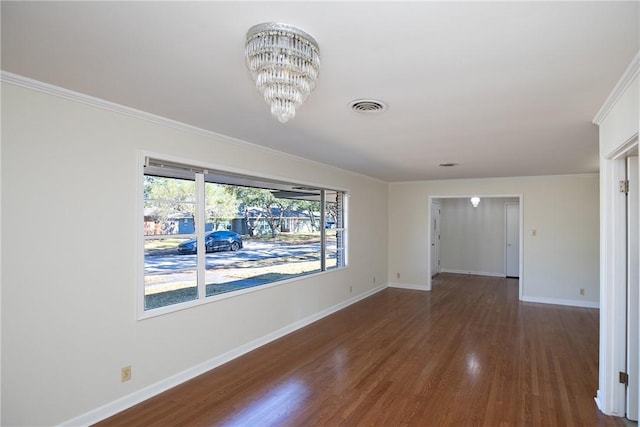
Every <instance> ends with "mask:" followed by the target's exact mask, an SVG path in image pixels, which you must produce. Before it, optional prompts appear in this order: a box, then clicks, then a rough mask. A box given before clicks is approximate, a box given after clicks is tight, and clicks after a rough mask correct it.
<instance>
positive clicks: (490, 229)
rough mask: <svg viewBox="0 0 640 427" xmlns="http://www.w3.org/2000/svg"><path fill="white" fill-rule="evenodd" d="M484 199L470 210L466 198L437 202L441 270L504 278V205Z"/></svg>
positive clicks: (495, 199) (492, 199) (501, 201)
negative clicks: (438, 208)
mask: <svg viewBox="0 0 640 427" xmlns="http://www.w3.org/2000/svg"><path fill="white" fill-rule="evenodd" d="M507 201H515V202H517V201H518V199H517V198H516V199H514V198H496V197H484V198H482V199H481V201H480V204H479V205H478V207H475V208H474V207H473V205H472V204H471V202H470V201H469V198H468V197H464V198H444V199H440V206H441V209H440V226H441V233H440V235H441V239H440V265H441V268H442V271H445V272H447V271H449V272H456V273H471V274H483V275H489V276H504V275H505V202H507Z"/></svg>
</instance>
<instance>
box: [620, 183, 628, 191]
mask: <svg viewBox="0 0 640 427" xmlns="http://www.w3.org/2000/svg"><path fill="white" fill-rule="evenodd" d="M620 192H621V193H624V194H627V193H629V180H624V181H620Z"/></svg>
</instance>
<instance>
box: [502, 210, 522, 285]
mask: <svg viewBox="0 0 640 427" xmlns="http://www.w3.org/2000/svg"><path fill="white" fill-rule="evenodd" d="M505 222H506V233H505V236H506V239H505V240H506V243H505V245H506V250H505V253H506V256H505V258H506V259H505V265H506V276H507V277H520V204H519V203H505Z"/></svg>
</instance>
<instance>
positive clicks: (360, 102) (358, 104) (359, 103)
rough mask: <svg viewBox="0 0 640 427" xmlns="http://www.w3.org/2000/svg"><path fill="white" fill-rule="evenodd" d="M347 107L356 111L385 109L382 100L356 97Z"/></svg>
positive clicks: (368, 111) (379, 110)
mask: <svg viewBox="0 0 640 427" xmlns="http://www.w3.org/2000/svg"><path fill="white" fill-rule="evenodd" d="M349 107H351V109H352V110H353V111H355V112H356V113H381V112H383V111H385V110H386V109H387V106H386V105H385V104H384V102H381V101H375V100H373V99H356V100H355V101H351V102H350V103H349Z"/></svg>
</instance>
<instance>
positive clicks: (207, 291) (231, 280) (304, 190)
mask: <svg viewBox="0 0 640 427" xmlns="http://www.w3.org/2000/svg"><path fill="white" fill-rule="evenodd" d="M143 188H144V190H143V200H144V208H143V211H144V213H143V215H144V283H143V292H142V295H143V298H142V302H141V308H142V310H143V311H145V312H147V311H149V310H155V309H161V308H163V307H165V308H169V309H170V307H174V308H179V307H180V308H181V307H182V306H183V305H185V304H189V302H193V301H201V300H206V299H214V298H215V297H216V296H219V295H223V294H229V293H233V292H240V291H246V290H247V289H250V288H255V287H258V286H262V285H266V284H270V283H274V282H277V281H281V280H286V279H292V278H295V277H299V276H304V275H308V274H313V273H319V272H323V271H327V270H331V269H337V268H342V267H345V266H346V264H347V259H346V256H347V251H346V243H347V234H346V233H347V227H346V194H345V192H344V191H340V190H334V189H328V188H322V187H315V186H309V185H300V184H296V183H292V182H282V181H276V180H269V179H265V178H258V177H252V176H246V175H240V174H233V173H225V172H221V171H212V170H207V169H203V168H197V167H191V166H188V165H183V164H177V163H170V162H166V161H162V160H157V159H150V158H147V159H145V166H144V173H143ZM177 305H180V306H177ZM162 311H166V309H165V310H162Z"/></svg>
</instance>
